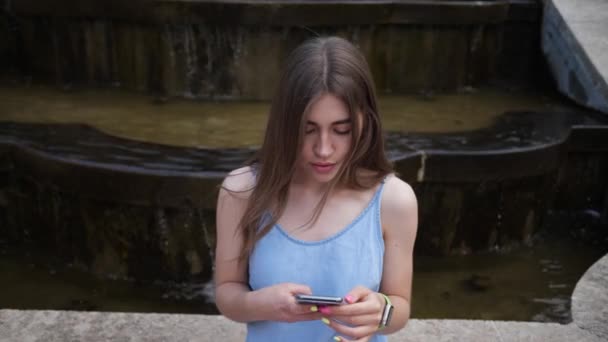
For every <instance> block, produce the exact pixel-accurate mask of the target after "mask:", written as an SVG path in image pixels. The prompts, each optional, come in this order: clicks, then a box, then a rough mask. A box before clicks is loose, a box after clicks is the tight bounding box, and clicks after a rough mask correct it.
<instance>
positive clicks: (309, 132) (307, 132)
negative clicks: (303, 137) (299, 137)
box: [304, 128, 315, 134]
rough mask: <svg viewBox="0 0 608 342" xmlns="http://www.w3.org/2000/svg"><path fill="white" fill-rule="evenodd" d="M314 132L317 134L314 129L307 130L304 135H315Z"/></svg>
mask: <svg viewBox="0 0 608 342" xmlns="http://www.w3.org/2000/svg"><path fill="white" fill-rule="evenodd" d="M314 132H315V129H314V128H311V129H307V130H305V131H304V134H311V133H314Z"/></svg>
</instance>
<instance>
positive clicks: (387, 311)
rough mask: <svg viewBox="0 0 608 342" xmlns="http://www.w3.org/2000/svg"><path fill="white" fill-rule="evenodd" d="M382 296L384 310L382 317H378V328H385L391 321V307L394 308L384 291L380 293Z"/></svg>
mask: <svg viewBox="0 0 608 342" xmlns="http://www.w3.org/2000/svg"><path fill="white" fill-rule="evenodd" d="M380 294H381V295H382V297H384V301H385V304H384V310H382V319H380V325H378V330H381V329H384V328H386V327H387V326H388V325H389V324H390V323H391V317H392V316H393V309H394V308H395V307H394V306H393V304H391V299H390V298H388V296H387V295H385V294H384V293H380Z"/></svg>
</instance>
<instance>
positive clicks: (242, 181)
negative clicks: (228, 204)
mask: <svg viewBox="0 0 608 342" xmlns="http://www.w3.org/2000/svg"><path fill="white" fill-rule="evenodd" d="M255 179H256V177H255V171H254V169H253V167H251V166H244V167H241V168H238V169H235V170H232V171H230V172H229V173H228V175H227V176H226V178H224V181H223V182H222V189H223V190H225V191H227V192H229V193H231V194H233V195H236V196H238V197H245V198H246V197H249V195H250V194H251V191H252V190H253V188H254V187H255Z"/></svg>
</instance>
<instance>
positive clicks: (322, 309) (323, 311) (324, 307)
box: [319, 306, 331, 315]
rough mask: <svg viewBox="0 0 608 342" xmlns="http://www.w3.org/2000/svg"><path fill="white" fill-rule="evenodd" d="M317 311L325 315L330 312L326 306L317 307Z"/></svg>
mask: <svg viewBox="0 0 608 342" xmlns="http://www.w3.org/2000/svg"><path fill="white" fill-rule="evenodd" d="M319 312H321V313H322V314H325V315H329V314H330V313H331V310H330V309H329V308H328V307H327V306H322V307H320V308H319Z"/></svg>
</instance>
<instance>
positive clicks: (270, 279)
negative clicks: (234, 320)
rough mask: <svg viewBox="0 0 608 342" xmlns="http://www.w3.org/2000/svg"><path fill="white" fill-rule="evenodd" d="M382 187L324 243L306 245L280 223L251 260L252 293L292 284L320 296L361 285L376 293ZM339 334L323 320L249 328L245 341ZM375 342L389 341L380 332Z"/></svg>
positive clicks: (380, 260)
mask: <svg viewBox="0 0 608 342" xmlns="http://www.w3.org/2000/svg"><path fill="white" fill-rule="evenodd" d="M383 188H384V182H382V184H381V185H380V186H379V187H378V190H377V191H376V193H375V194H374V196H373V198H372V200H371V201H370V203H369V204H368V205H367V207H366V208H365V209H364V210H363V212H362V213H361V214H359V216H358V217H357V218H356V219H355V220H354V221H353V222H351V223H350V224H349V225H348V226H347V227H345V228H344V229H343V230H341V231H340V232H338V233H336V234H335V235H333V236H331V237H329V238H327V239H325V240H322V241H315V242H308V241H302V240H298V239H296V238H293V237H292V236H290V235H289V234H287V232H285V230H283V229H282V228H281V227H280V226H279V225H278V224H277V225H275V226H274V227H272V229H271V230H270V232H268V234H266V235H265V236H264V237H263V238H262V239H261V240H260V241H258V243H257V244H256V246H255V249H254V251H253V253H252V255H251V257H250V258H249V286H250V287H251V289H252V290H258V289H261V288H264V287H267V286H271V285H275V284H278V283H283V282H292V283H298V284H305V285H308V286H310V287H311V288H312V293H313V294H317V295H327V296H340V297H343V296H345V295H346V294H347V293H348V292H349V291H350V290H351V289H353V288H354V287H355V286H357V285H363V286H365V287H367V288H369V289H372V290H374V291H378V290H379V287H380V281H381V279H382V265H383V257H384V240H383V238H382V228H381V224H380V199H381V197H382V196H381V195H382V189H383ZM336 335H337V333H336V331H334V330H333V329H331V328H330V327H328V326H327V325H325V324H324V323H323V322H321V321H320V320H315V321H305V322H296V323H284V322H275V321H256V322H250V323H248V324H247V342H268V341H290V342H293V341H302V342H313V341H314V342H318V341H321V342H325V341H333V337H334V336H336ZM347 338H348V336H347ZM371 341H374V342H381V341H387V339H386V336H383V335H379V334H377V335H375V336H374V338H372V339H371Z"/></svg>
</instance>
